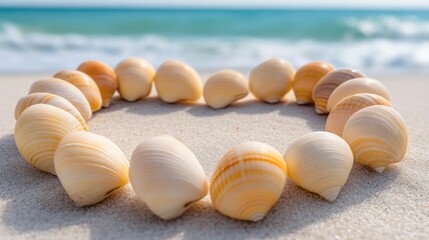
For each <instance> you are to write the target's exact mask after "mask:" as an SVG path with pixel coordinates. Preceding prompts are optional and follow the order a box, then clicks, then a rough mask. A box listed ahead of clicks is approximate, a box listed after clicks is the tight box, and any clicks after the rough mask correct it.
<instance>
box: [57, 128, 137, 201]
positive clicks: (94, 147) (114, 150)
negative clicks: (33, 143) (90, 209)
mask: <svg viewBox="0 0 429 240" xmlns="http://www.w3.org/2000/svg"><path fill="white" fill-rule="evenodd" d="M54 163H55V170H56V172H57V174H58V178H59V179H60V181H61V184H62V185H63V187H64V189H65V190H66V192H67V194H68V195H69V196H70V198H71V199H72V200H73V201H74V202H75V204H76V205H77V206H79V207H83V206H89V205H93V204H96V203H98V202H100V201H102V200H103V199H105V198H106V197H107V196H109V195H110V194H111V193H113V192H114V191H115V190H117V189H119V188H120V187H123V186H125V185H126V184H127V183H128V168H129V163H128V160H127V158H126V157H125V155H124V153H123V152H122V151H121V149H119V147H118V146H116V145H115V144H114V143H113V142H112V141H110V140H109V139H107V138H105V137H103V136H100V135H97V134H94V133H90V132H82V131H80V132H73V133H70V134H67V135H66V136H65V137H63V139H62V140H61V142H60V143H59V145H58V149H57V151H56V152H55V157H54Z"/></svg>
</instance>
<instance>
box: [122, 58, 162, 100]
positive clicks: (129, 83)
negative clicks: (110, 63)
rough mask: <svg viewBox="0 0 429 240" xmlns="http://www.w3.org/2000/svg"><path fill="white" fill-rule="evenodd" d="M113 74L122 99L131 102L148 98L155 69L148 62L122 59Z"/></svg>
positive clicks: (137, 59)
mask: <svg viewBox="0 0 429 240" xmlns="http://www.w3.org/2000/svg"><path fill="white" fill-rule="evenodd" d="M115 73H116V79H117V80H118V84H119V87H118V91H119V93H120V94H121V97H122V98H123V99H125V100H127V101H130V102H132V101H136V100H137V99H141V98H145V97H147V96H149V94H150V91H151V90H152V82H153V79H154V77H155V69H154V68H153V66H152V65H151V64H150V63H149V62H148V61H146V60H144V59H142V58H137V57H130V58H127V59H124V60H123V61H122V62H120V63H119V64H118V65H117V66H116V68H115Z"/></svg>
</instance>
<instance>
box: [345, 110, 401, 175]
mask: <svg viewBox="0 0 429 240" xmlns="http://www.w3.org/2000/svg"><path fill="white" fill-rule="evenodd" d="M343 138H344V140H346V142H347V143H348V144H349V145H350V147H351V149H352V151H353V154H354V157H355V160H356V161H357V162H359V163H361V164H363V165H366V166H369V167H371V168H372V169H374V170H375V171H377V172H380V173H381V172H383V171H384V169H385V167H386V166H387V165H389V164H392V163H397V162H399V161H401V160H402V159H403V158H404V157H405V154H406V153H407V147H408V130H407V127H406V124H405V120H404V119H403V118H402V116H401V115H400V114H399V113H398V112H397V111H395V110H394V109H393V108H391V107H387V106H380V105H376V106H370V107H366V108H364V109H362V110H359V111H358V112H356V113H355V114H353V115H352V116H351V117H350V118H349V120H348V121H347V123H346V125H345V126H344V131H343Z"/></svg>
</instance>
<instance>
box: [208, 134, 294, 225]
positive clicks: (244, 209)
mask: <svg viewBox="0 0 429 240" xmlns="http://www.w3.org/2000/svg"><path fill="white" fill-rule="evenodd" d="M285 181H286V164H285V162H284V160H283V157H282V155H281V154H280V153H279V152H278V151H277V150H276V149H274V148H273V147H271V146H269V145H267V144H264V143H260V142H246V143H242V144H239V145H237V146H235V147H233V148H232V149H231V150H229V151H228V152H227V153H226V154H225V155H224V156H223V158H222V159H221V161H220V162H219V163H218V164H217V167H216V169H215V172H214V173H213V176H212V179H211V184H210V196H211V199H212V203H213V205H214V207H215V208H216V210H218V211H219V212H221V213H222V214H224V215H226V216H229V217H231V218H235V219H240V220H247V221H253V222H256V221H260V220H262V219H263V218H264V217H265V215H266V214H267V213H268V211H269V210H270V209H271V208H272V207H273V206H274V204H276V202H277V201H278V199H279V198H280V196H281V194H282V192H283V188H284V187H285Z"/></svg>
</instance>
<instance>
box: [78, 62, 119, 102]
mask: <svg viewBox="0 0 429 240" xmlns="http://www.w3.org/2000/svg"><path fill="white" fill-rule="evenodd" d="M77 70H78V71H81V72H84V73H86V74H88V75H89V76H90V77H91V78H92V79H93V80H94V81H95V83H96V84H97V86H98V88H99V89H100V94H101V98H102V99H103V107H105V108H107V107H109V106H110V101H111V99H112V96H113V94H115V92H116V89H118V82H117V81H116V75H115V72H114V71H113V70H112V69H111V68H110V67H109V66H107V65H106V64H104V63H102V62H100V61H86V62H83V63H82V64H80V65H79V67H78V68H77Z"/></svg>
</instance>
